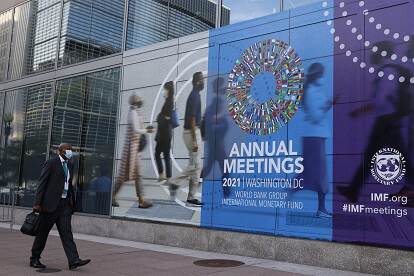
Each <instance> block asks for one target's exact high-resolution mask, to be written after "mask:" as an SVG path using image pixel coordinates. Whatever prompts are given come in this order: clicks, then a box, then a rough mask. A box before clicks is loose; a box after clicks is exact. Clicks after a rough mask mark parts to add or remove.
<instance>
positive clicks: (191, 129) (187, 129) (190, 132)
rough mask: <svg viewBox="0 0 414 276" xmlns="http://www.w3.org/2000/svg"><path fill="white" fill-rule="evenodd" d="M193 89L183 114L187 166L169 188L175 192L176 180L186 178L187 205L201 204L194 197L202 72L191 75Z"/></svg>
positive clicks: (196, 177) (197, 165) (202, 87)
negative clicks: (187, 157)
mask: <svg viewBox="0 0 414 276" xmlns="http://www.w3.org/2000/svg"><path fill="white" fill-rule="evenodd" d="M192 82H193V90H192V91H191V93H190V95H189V96H188V99H187V103H186V107H185V115H184V132H183V139H184V144H185V146H186V148H187V150H188V155H189V160H188V166H187V168H186V169H185V171H184V172H183V174H182V175H181V176H179V177H177V178H176V179H175V180H173V181H172V183H174V184H170V190H171V191H172V194H175V192H174V190H176V189H177V188H178V186H177V184H175V183H177V182H179V181H180V180H182V179H187V178H188V181H189V183H188V186H189V187H188V196H187V205H189V206H196V207H199V206H201V205H203V204H202V203H201V202H200V200H198V199H197V198H196V197H195V194H196V192H197V188H198V184H199V176H200V171H201V159H200V149H201V133H200V123H201V97H200V92H201V91H202V90H203V89H204V76H203V73H202V72H196V73H194V75H193V80H192Z"/></svg>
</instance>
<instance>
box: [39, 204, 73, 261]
mask: <svg viewBox="0 0 414 276" xmlns="http://www.w3.org/2000/svg"><path fill="white" fill-rule="evenodd" d="M71 219H72V209H71V207H70V206H69V200H68V199H64V198H62V199H61V200H60V202H59V205H58V207H57V209H56V210H55V211H54V212H53V213H40V217H39V233H38V235H37V236H36V238H35V240H34V242H33V247H32V257H31V259H40V255H41V254H42V252H43V250H44V249H45V246H46V241H47V237H48V236H49V232H50V230H51V229H52V227H53V225H54V224H55V223H56V227H57V230H58V232H59V236H60V240H61V241H62V245H63V249H64V250H65V254H66V257H67V258H68V262H69V264H73V263H75V262H76V261H78V260H79V254H78V250H77V248H76V244H75V242H74V240H73V234H72V226H71Z"/></svg>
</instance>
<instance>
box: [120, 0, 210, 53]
mask: <svg viewBox="0 0 414 276" xmlns="http://www.w3.org/2000/svg"><path fill="white" fill-rule="evenodd" d="M216 6H217V4H216V3H215V2H213V1H210V0H129V6H128V8H129V9H128V28H127V41H126V49H127V50H128V49H133V48H138V47H142V46H145V45H150V44H154V43H157V42H161V41H165V40H169V39H173V38H178V37H182V36H186V35H189V34H193V33H197V32H201V31H205V30H208V29H211V28H214V27H215V20H216Z"/></svg>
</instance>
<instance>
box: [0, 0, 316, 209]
mask: <svg viewBox="0 0 414 276" xmlns="http://www.w3.org/2000/svg"><path fill="white" fill-rule="evenodd" d="M6 1H7V0H6ZM281 1H282V0H274V1H273V0H272V1H270V0H262V1H254V2H253V1H246V0H238V1H233V0H118V1H109V0H82V1H81V0H31V1H26V2H24V3H22V4H20V5H17V6H15V7H13V8H11V9H8V10H6V11H1V12H0V186H3V187H5V186H8V187H18V190H19V191H18V195H19V196H18V204H19V205H21V206H25V207H30V206H31V205H32V203H33V197H34V193H35V190H36V187H37V179H38V176H39V171H40V170H41V166H42V163H43V162H44V161H45V160H47V159H48V158H51V157H52V156H53V155H54V154H56V149H57V147H58V145H59V144H60V143H62V142H67V143H71V144H72V145H73V147H74V150H75V152H76V154H75V157H74V162H75V165H76V166H75V168H76V171H75V177H74V181H75V183H74V184H76V185H77V187H78V190H77V193H78V199H79V200H78V206H77V207H78V210H79V211H81V212H85V213H94V214H103V215H109V214H110V201H111V190H112V180H113V178H114V175H113V174H114V171H116V170H115V169H114V168H115V167H116V166H115V165H114V156H115V141H116V137H117V124H118V122H117V121H118V119H119V99H120V96H119V93H120V87H121V85H122V84H121V75H122V69H121V68H122V67H121V64H120V63H118V64H113V65H111V66H106V68H98V69H94V68H93V66H92V68H89V69H88V70H87V72H80V73H76V72H71V73H62V72H63V70H64V69H67V68H69V67H73V66H82V65H85V66H88V64H91V63H92V62H94V61H99V60H101V59H102V58H105V57H116V56H119V57H121V56H122V53H123V52H124V51H125V50H129V49H134V48H139V47H142V46H147V45H151V44H154V43H157V42H161V41H166V40H170V39H174V38H180V37H183V36H186V35H189V34H194V33H198V32H202V31H206V30H209V29H212V28H215V27H219V25H220V26H224V25H229V24H231V23H235V22H239V21H243V20H248V19H252V18H255V17H259V16H263V15H267V14H271V13H276V12H279V11H281V9H282V8H283V7H285V9H287V8H290V7H295V6H297V5H301V4H306V3H311V2H315V1H313V0H307V1H300V2H299V1H295V5H293V1H283V2H282V3H281ZM218 6H219V7H220V8H218ZM252 11H254V12H252ZM218 19H220V22H219V23H217V21H218ZM48 73H54V74H53V76H52V77H49V78H48V79H45V78H44V77H43V76H45V75H46V74H48ZM65 74H66V75H65ZM10 83H11V87H12V88H9V87H10ZM3 84H4V86H3ZM6 84H7V85H9V86H7V87H6Z"/></svg>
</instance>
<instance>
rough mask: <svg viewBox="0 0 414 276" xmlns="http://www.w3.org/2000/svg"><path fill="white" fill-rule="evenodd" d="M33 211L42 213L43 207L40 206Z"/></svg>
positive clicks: (34, 207) (36, 206)
mask: <svg viewBox="0 0 414 276" xmlns="http://www.w3.org/2000/svg"><path fill="white" fill-rule="evenodd" d="M33 210H34V211H36V212H40V211H41V210H42V207H41V206H40V205H35V206H33Z"/></svg>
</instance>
